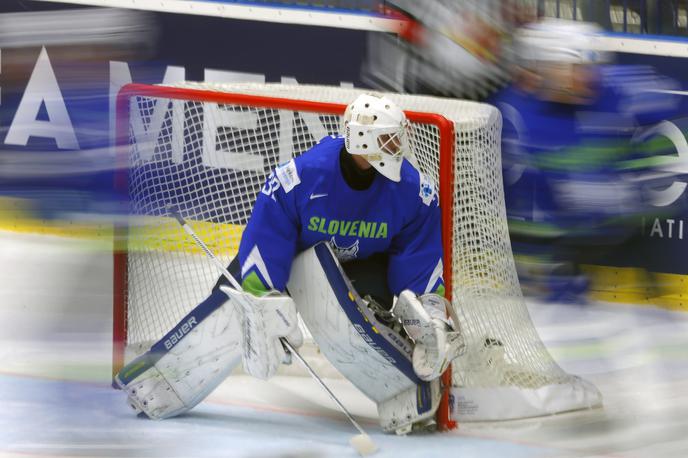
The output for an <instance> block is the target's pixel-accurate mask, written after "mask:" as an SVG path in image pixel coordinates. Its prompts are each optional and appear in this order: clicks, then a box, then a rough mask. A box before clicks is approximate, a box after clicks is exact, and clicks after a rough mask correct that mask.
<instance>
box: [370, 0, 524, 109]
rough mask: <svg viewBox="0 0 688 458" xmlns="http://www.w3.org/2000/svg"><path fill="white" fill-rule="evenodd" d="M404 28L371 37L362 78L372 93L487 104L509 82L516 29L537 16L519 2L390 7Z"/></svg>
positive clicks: (442, 1) (446, 1) (463, 0)
mask: <svg viewBox="0 0 688 458" xmlns="http://www.w3.org/2000/svg"><path fill="white" fill-rule="evenodd" d="M386 4H387V5H389V6H391V7H392V8H390V11H391V14H392V15H393V16H397V17H399V19H400V20H401V21H402V22H403V24H404V26H403V27H402V30H400V31H399V33H398V36H394V35H388V34H382V33H379V32H375V33H371V34H370V35H369V39H368V52H367V55H366V61H365V65H364V71H363V77H364V79H366V80H367V82H368V83H369V84H371V85H372V86H373V87H378V88H382V89H388V90H394V91H398V92H408V93H411V94H431V95H441V96H450V97H456V98H468V99H483V98H485V97H486V96H488V95H489V94H491V93H493V92H494V91H495V90H497V89H498V88H499V87H501V86H503V85H504V84H506V82H507V81H508V76H509V74H508V68H509V63H510V58H511V55H510V52H509V41H510V38H511V33H512V31H513V29H514V27H516V26H518V25H519V24H521V23H522V22H523V21H526V20H528V21H530V20H532V19H533V18H534V17H535V16H534V14H535V9H534V8H532V7H527V6H525V5H523V4H522V2H520V1H518V0H508V1H507V0H438V1H433V2H417V1H411V0H394V1H391V2H386Z"/></svg>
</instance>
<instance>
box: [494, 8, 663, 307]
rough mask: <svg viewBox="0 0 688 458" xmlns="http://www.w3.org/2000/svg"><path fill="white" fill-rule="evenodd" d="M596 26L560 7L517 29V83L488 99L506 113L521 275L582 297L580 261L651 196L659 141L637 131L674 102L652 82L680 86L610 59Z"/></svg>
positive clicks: (627, 226)
mask: <svg viewBox="0 0 688 458" xmlns="http://www.w3.org/2000/svg"><path fill="white" fill-rule="evenodd" d="M597 33H598V28H597V27H596V26H594V25H592V24H589V23H583V22H572V21H565V20H557V19H546V20H543V21H542V22H539V23H534V24H531V25H528V26H526V27H523V28H522V29H520V30H519V31H518V32H517V33H516V35H515V38H514V46H515V54H516V58H517V65H516V66H515V70H514V74H513V83H512V84H511V85H510V86H508V87H507V88H505V89H504V90H502V91H500V92H499V93H497V94H495V96H494V97H492V98H491V99H490V100H489V102H490V103H493V104H495V105H496V106H497V107H498V108H499V109H500V110H501V112H502V115H503V118H504V131H503V148H502V149H503V167H504V182H505V197H506V206H507V214H508V217H509V226H510V233H511V236H512V244H513V249H514V254H515V257H516V260H517V268H518V270H519V279H520V280H521V283H522V287H523V288H524V290H525V291H526V292H530V293H532V294H535V295H537V296H539V297H542V298H546V299H549V300H559V301H562V300H570V301H576V302H579V301H584V293H585V292H586V290H587V289H588V279H587V278H586V276H585V275H583V273H582V272H581V271H580V264H581V263H582V262H583V261H584V260H586V259H591V257H590V256H591V254H597V255H599V254H600V253H601V250H602V249H603V248H605V247H613V246H617V245H619V244H620V243H622V242H624V241H625V240H626V239H627V238H628V237H630V236H631V235H633V233H634V231H635V229H636V227H637V226H638V220H639V217H638V216H639V215H643V214H645V213H647V212H649V211H650V209H651V208H652V207H651V203H652V202H651V199H650V192H649V188H648V186H649V185H650V184H651V183H652V182H651V181H650V177H652V176H654V174H655V173H654V172H656V169H655V167H654V165H655V164H657V161H656V158H654V157H653V156H654V155H656V154H657V153H660V152H662V151H660V150H658V149H654V150H653V149H649V148H648V145H640V144H638V143H637V142H636V141H635V140H636V138H637V137H638V134H639V132H641V130H642V128H643V126H650V125H652V124H655V123H656V122H657V121H659V120H661V119H667V117H669V116H672V110H674V109H675V108H676V104H675V100H674V99H673V98H672V96H670V95H666V94H661V93H658V92H654V91H657V90H667V89H675V86H674V83H673V82H672V81H671V80H669V79H667V78H663V77H661V76H659V75H657V74H656V73H655V72H654V71H653V70H652V69H650V68H648V67H636V66H617V65H612V64H611V63H610V62H609V56H608V55H606V54H604V53H601V52H598V51H596V50H595V49H594V40H595V37H596V36H597ZM664 146H667V145H666V144H665V145H664ZM669 146H670V145H669Z"/></svg>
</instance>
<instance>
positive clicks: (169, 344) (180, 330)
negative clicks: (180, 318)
mask: <svg viewBox="0 0 688 458" xmlns="http://www.w3.org/2000/svg"><path fill="white" fill-rule="evenodd" d="M197 324H198V323H197V322H196V317H194V316H192V317H191V318H189V319H188V320H187V321H185V322H184V323H182V324H181V325H180V326H178V327H177V329H175V330H174V333H173V334H172V335H171V336H170V337H168V338H167V339H165V341H164V342H163V345H165V348H166V349H167V350H171V349H172V348H173V347H174V346H175V345H177V344H178V343H179V341H180V340H182V339H183V338H184V336H185V335H187V334H188V333H190V332H191V330H192V329H193V327H194V326H196V325H197Z"/></svg>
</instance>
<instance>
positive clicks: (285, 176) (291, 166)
mask: <svg viewBox="0 0 688 458" xmlns="http://www.w3.org/2000/svg"><path fill="white" fill-rule="evenodd" d="M275 175H277V179H278V180H279V181H280V183H281V184H282V187H283V188H284V192H289V191H291V190H292V189H294V187H295V186H296V185H297V184H299V183H301V179H300V178H299V173H298V171H297V170H296V163H295V162H294V160H293V159H292V160H291V161H289V162H287V163H286V164H283V165H280V166H279V167H277V168H276V169H275Z"/></svg>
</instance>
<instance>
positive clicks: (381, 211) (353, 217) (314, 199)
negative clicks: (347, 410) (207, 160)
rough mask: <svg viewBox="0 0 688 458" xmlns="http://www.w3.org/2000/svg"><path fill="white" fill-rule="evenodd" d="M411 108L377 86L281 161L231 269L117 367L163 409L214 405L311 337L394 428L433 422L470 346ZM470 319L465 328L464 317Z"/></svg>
mask: <svg viewBox="0 0 688 458" xmlns="http://www.w3.org/2000/svg"><path fill="white" fill-rule="evenodd" d="M407 129H408V123H407V120H406V117H405V115H404V113H403V111H401V110H400V109H399V108H398V107H397V106H396V105H395V104H394V103H393V102H392V101H390V100H388V99H386V98H384V97H379V96H376V95H370V94H364V95H360V96H359V97H358V98H356V99H355V100H354V101H353V102H352V103H351V104H350V105H349V106H348V107H347V110H346V112H345V114H344V120H343V124H342V127H341V132H340V135H338V136H328V137H325V138H323V139H321V140H320V141H319V142H318V143H317V144H316V145H315V146H313V147H312V148H311V149H310V150H308V151H306V152H305V153H304V154H303V155H301V156H300V157H298V158H296V159H293V160H291V161H289V162H288V163H286V164H283V165H280V166H278V167H277V168H276V169H275V170H274V171H273V172H272V173H271V174H270V175H269V177H268V178H267V181H266V183H265V185H264V187H263V188H262V190H261V192H260V193H259V194H258V197H257V199H256V202H255V205H254V208H253V212H252V215H251V218H250V220H249V221H248V224H247V226H246V228H245V230H244V233H243V236H242V240H241V244H240V247H239V253H238V256H237V257H236V258H235V259H234V260H233V261H232V263H231V264H230V266H229V268H228V270H229V271H230V273H231V274H232V275H233V276H234V277H235V278H236V279H237V280H238V281H239V282H240V283H241V285H242V289H243V290H242V291H239V290H237V289H234V288H232V287H231V286H230V285H229V282H228V281H227V280H226V279H224V278H223V279H221V280H220V281H218V283H217V284H216V286H215V288H214V289H213V291H212V293H211V294H210V295H209V296H208V297H207V298H206V299H205V300H204V301H203V302H202V303H201V304H199V305H198V306H197V307H196V308H195V309H193V310H192V311H191V312H190V313H189V314H188V315H187V316H186V317H184V318H183V319H182V320H181V321H180V322H179V324H178V325H177V326H175V328H174V329H172V330H170V332H168V334H166V335H165V336H164V337H163V338H162V339H160V340H159V341H158V342H157V343H156V344H154V345H153V346H152V347H151V349H150V350H149V351H148V352H147V353H145V354H144V355H142V356H140V357H139V358H137V359H135V360H134V361H132V362H130V363H129V364H128V365H127V366H125V367H124V368H123V369H122V370H121V371H120V372H119V374H118V375H117V376H116V382H117V384H118V385H119V386H120V387H121V388H122V389H123V390H124V391H125V392H126V393H127V396H128V400H129V403H130V405H132V406H133V407H134V408H135V409H136V410H137V411H139V412H143V413H145V414H146V415H147V416H148V417H150V418H153V419H162V418H167V417H171V416H175V415H179V414H180V413H183V412H185V411H188V410H189V409H191V408H193V407H194V406H195V405H196V404H198V403H199V402H200V401H202V400H203V399H204V398H205V397H206V396H207V395H208V394H209V393H210V392H211V391H212V390H213V389H214V388H215V387H216V386H217V385H218V384H220V383H221V382H222V381H223V380H224V379H225V377H227V376H228V375H229V373H230V372H231V371H232V370H233V369H234V368H235V367H236V366H237V365H238V364H241V363H243V367H244V370H245V371H246V372H247V373H249V374H251V375H253V376H255V377H258V378H261V379H268V378H270V377H272V376H273V375H274V374H275V373H276V371H277V369H278V367H279V365H280V364H282V363H288V362H289V361H290V355H289V354H288V352H286V351H285V350H284V348H283V346H282V344H281V342H280V338H286V339H287V340H288V341H289V343H291V344H292V346H294V347H298V346H299V345H301V343H302V335H301V331H300V329H299V327H298V325H297V311H298V313H299V314H300V315H301V317H302V319H303V321H304V322H305V324H306V326H307V327H308V329H309V331H310V332H311V334H312V336H313V339H314V340H315V343H316V344H317V345H318V347H319V348H320V350H321V352H322V353H323V355H325V357H326V358H327V359H328V360H329V361H330V362H331V363H332V364H333V365H334V366H335V367H336V368H337V369H338V370H339V372H341V374H342V375H344V376H345V377H346V378H348V379H349V380H350V381H351V382H352V383H353V384H354V385H355V386H356V387H357V388H358V389H360V390H361V391H362V392H363V393H364V394H365V395H366V396H367V397H368V398H370V399H371V400H373V401H374V402H375V403H376V404H377V408H378V413H379V418H380V423H381V426H382V428H383V430H385V431H387V432H396V433H399V434H403V433H408V432H410V431H412V430H415V429H424V430H425V429H431V428H432V427H433V425H434V415H435V411H436V409H437V408H438V405H439V400H440V391H441V390H440V381H439V377H440V375H441V374H442V373H443V372H444V371H445V370H446V369H447V367H448V365H449V364H450V362H451V361H452V360H453V359H454V358H455V357H456V356H458V355H459V354H460V353H461V352H462V350H463V340H462V337H461V334H460V333H459V331H458V330H457V329H456V328H455V327H454V326H455V323H453V322H452V321H451V320H449V319H447V318H446V317H447V312H448V307H449V303H448V301H447V300H446V299H445V298H444V297H443V293H444V284H443V278H442V244H441V231H440V212H439V202H438V196H437V194H436V191H435V186H434V184H433V183H432V182H431V180H429V179H428V178H427V177H426V176H424V175H423V174H422V173H421V172H419V170H418V169H417V168H415V167H414V166H413V165H412V161H411V160H410V158H411V157H412V152H411V151H410V147H409V141H408V132H407ZM457 325H458V324H457Z"/></svg>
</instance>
